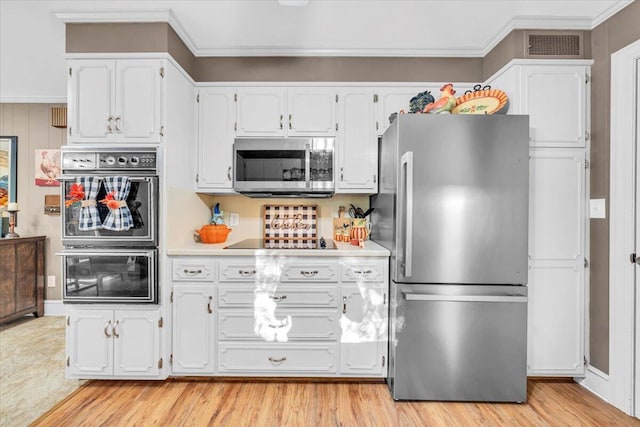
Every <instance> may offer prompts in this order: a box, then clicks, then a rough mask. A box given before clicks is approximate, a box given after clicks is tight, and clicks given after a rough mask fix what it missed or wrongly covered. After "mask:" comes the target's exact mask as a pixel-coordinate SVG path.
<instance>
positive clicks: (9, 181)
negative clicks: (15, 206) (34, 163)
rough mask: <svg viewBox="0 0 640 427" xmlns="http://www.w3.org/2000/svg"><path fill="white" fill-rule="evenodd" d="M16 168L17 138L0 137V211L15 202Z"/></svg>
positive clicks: (16, 186)
mask: <svg viewBox="0 0 640 427" xmlns="http://www.w3.org/2000/svg"><path fill="white" fill-rule="evenodd" d="M17 168H18V137H17V136H0V209H2V208H5V207H7V204H9V202H16V201H17V199H16V196H17V194H16V193H17V188H18V178H17V177H18V171H17Z"/></svg>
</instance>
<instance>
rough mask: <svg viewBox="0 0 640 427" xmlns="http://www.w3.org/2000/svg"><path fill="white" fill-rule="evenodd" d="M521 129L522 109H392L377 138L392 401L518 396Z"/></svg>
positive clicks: (524, 210) (524, 219) (524, 198)
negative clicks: (386, 254)
mask: <svg viewBox="0 0 640 427" xmlns="http://www.w3.org/2000/svg"><path fill="white" fill-rule="evenodd" d="M528 134H529V119H528V116H513V115H509V116H507V115H491V116H482V115H457V114H456V115H446V114H440V115H428V114H419V115H414V114H401V115H398V117H397V118H396V119H395V121H394V122H393V123H392V124H391V126H390V127H389V129H388V130H387V131H386V132H385V134H384V135H383V137H382V140H381V142H380V146H379V160H380V170H379V176H380V182H379V186H380V188H379V193H378V194H377V195H375V196H372V200H371V204H372V206H373V207H375V211H374V215H373V217H372V221H373V223H374V233H372V236H371V237H372V239H373V240H374V241H376V242H378V243H380V244H381V245H383V246H384V247H386V248H387V249H389V250H390V251H391V259H390V263H391V265H390V274H391V280H390V285H391V291H390V295H391V304H390V322H391V331H390V338H389V375H388V378H387V382H388V384H389V387H390V389H391V392H392V395H393V398H394V399H396V400H455V401H494V402H524V401H526V398H527V376H526V375H527V373H526V353H527V352H526V346H527V325H526V322H527V288H526V282H527V270H528V259H527V234H528V233H527V230H528V197H529V185H528V180H529V178H528V177H529V155H528V143H529V139H528Z"/></svg>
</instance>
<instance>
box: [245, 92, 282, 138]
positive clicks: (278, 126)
mask: <svg viewBox="0 0 640 427" xmlns="http://www.w3.org/2000/svg"><path fill="white" fill-rule="evenodd" d="M285 93H286V89H285V88H280V87H252V88H239V89H238V91H237V94H238V102H237V106H236V114H237V121H238V125H237V127H238V129H237V132H236V136H240V137H244V136H246V137H251V136H254V137H265V136H266V137H270V136H284V135H285V132H286V131H285V117H284V114H285V109H286V105H285V104H286V101H287V98H286V95H285Z"/></svg>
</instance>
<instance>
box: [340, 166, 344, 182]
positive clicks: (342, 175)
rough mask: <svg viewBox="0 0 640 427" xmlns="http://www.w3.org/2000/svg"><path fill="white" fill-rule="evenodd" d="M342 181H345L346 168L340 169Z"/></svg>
mask: <svg viewBox="0 0 640 427" xmlns="http://www.w3.org/2000/svg"><path fill="white" fill-rule="evenodd" d="M340 181H344V167H341V168H340Z"/></svg>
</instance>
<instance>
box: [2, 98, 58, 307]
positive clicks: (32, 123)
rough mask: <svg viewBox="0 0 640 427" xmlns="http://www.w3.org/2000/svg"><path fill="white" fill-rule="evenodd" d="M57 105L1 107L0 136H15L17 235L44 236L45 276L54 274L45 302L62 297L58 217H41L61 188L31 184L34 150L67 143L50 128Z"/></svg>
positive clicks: (46, 291)
mask: <svg viewBox="0 0 640 427" xmlns="http://www.w3.org/2000/svg"><path fill="white" fill-rule="evenodd" d="M53 106H58V105H57V104H56V105H54V104H0V135H2V136H17V137H18V193H17V195H18V200H17V201H18V204H19V207H20V212H19V213H18V226H17V227H16V232H17V233H18V234H20V236H23V237H27V236H39V235H45V236H47V240H46V244H45V257H46V258H45V264H46V269H47V275H55V277H56V287H55V288H45V298H46V299H60V298H61V286H60V283H61V280H62V277H61V275H60V273H61V272H60V260H59V259H58V257H57V256H56V255H55V254H56V252H59V251H60V250H61V249H62V243H61V241H60V216H59V215H45V214H44V196H45V195H47V194H59V192H60V187H37V186H36V185H35V183H34V181H35V178H34V173H35V159H34V155H35V150H36V149H38V148H51V149H59V148H60V146H62V145H64V144H65V143H66V140H67V138H66V132H65V131H66V129H58V128H54V127H51V125H50V117H51V107H53Z"/></svg>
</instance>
